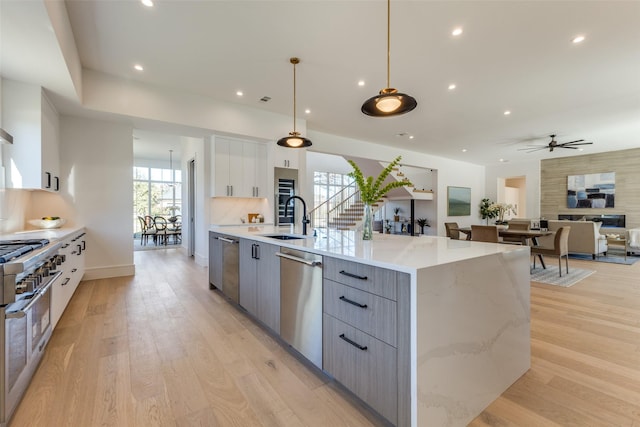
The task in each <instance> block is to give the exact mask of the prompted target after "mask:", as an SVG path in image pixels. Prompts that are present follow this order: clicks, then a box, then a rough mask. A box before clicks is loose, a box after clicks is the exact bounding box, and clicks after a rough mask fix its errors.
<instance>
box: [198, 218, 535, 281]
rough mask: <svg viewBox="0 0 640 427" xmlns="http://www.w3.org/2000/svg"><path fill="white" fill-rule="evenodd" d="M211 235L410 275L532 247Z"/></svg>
mask: <svg viewBox="0 0 640 427" xmlns="http://www.w3.org/2000/svg"><path fill="white" fill-rule="evenodd" d="M210 231H214V232H218V233H222V234H226V235H229V236H234V237H239V238H247V239H253V240H257V241H262V242H265V243H270V244H274V245H279V246H283V247H288V248H292V249H300V250H304V251H307V252H313V253H317V254H320V255H327V256H332V257H335V258H342V259H347V260H354V261H358V262H364V263H366V264H370V265H374V266H377V267H383V268H391V269H395V270H398V271H404V272H407V273H414V272H416V271H417V270H420V269H423V268H428V267H433V266H436V265H442V264H448V263H453V262H458V261H463V260H467V259H472V258H479V257H483V256H487V255H493V254H497V253H503V252H512V251H528V250H529V247H528V246H519V245H505V244H497V243H483V242H471V241H467V240H451V239H449V238H447V237H435V236H420V237H411V236H401V235H393V234H381V233H374V235H373V240H369V241H365V240H362V233H361V231H339V230H329V231H328V232H327V234H322V233H319V234H318V236H317V237H313V235H312V234H313V229H311V230H310V231H309V234H310V235H309V236H307V237H306V238H304V239H299V240H278V239H273V238H270V237H265V235H267V234H295V235H298V236H302V233H301V229H300V227H299V226H296V227H295V229H292V227H291V226H281V227H276V226H250V227H246V226H245V227H215V226H214V227H211V228H210Z"/></svg>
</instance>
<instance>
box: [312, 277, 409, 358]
mask: <svg viewBox="0 0 640 427" xmlns="http://www.w3.org/2000/svg"><path fill="white" fill-rule="evenodd" d="M323 288H324V297H323V303H324V311H325V312H326V313H328V314H330V315H332V316H333V317H335V318H337V319H340V320H342V321H343V322H346V323H348V324H349V325H352V326H354V327H356V328H357V329H360V330H361V331H364V332H366V333H367V334H369V335H372V336H374V337H375V338H378V339H380V340H382V341H384V342H386V343H387V344H389V345H392V346H394V347H397V339H396V336H397V324H398V322H397V312H396V302H395V301H392V300H390V299H387V298H382V297H379V296H377V295H374V294H371V293H369V292H364V291H361V290H358V289H355V288H352V287H350V286H346V285H343V284H340V283H336V282H334V281H332V280H327V279H325V280H324V286H323Z"/></svg>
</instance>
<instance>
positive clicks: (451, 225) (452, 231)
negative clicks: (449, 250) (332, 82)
mask: <svg viewBox="0 0 640 427" xmlns="http://www.w3.org/2000/svg"><path fill="white" fill-rule="evenodd" d="M444 228H445V230H447V237H449V238H451V239H455V240H460V232H459V231H458V228H459V227H458V223H457V222H445V223H444Z"/></svg>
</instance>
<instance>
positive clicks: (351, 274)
mask: <svg viewBox="0 0 640 427" xmlns="http://www.w3.org/2000/svg"><path fill="white" fill-rule="evenodd" d="M340 274H343V275H345V276H349V277H353V278H354V279H360V280H367V276H358V275H357V274H353V273H349V272H346V271H344V270H340Z"/></svg>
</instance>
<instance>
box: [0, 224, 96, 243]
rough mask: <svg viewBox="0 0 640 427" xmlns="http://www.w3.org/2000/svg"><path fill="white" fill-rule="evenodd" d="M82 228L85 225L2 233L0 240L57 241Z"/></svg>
mask: <svg viewBox="0 0 640 427" xmlns="http://www.w3.org/2000/svg"><path fill="white" fill-rule="evenodd" d="M82 229H84V227H62V228H50V229H37V230H24V231H16V232H13V233H3V234H0V240H27V239H48V240H49V241H51V242H56V241H58V240H63V239H65V238H66V237H68V236H70V235H72V234H74V233H77V232H78V231H80V230H82Z"/></svg>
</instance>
